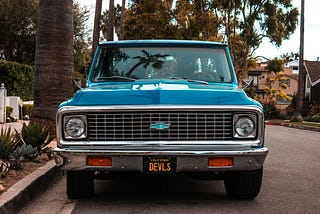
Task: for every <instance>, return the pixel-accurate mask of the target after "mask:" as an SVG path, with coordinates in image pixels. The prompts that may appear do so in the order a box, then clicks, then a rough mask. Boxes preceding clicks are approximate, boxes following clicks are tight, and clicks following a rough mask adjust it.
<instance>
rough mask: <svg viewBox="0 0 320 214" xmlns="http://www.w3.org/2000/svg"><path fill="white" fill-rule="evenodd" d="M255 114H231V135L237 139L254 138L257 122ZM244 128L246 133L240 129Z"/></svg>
mask: <svg viewBox="0 0 320 214" xmlns="http://www.w3.org/2000/svg"><path fill="white" fill-rule="evenodd" d="M257 122H258V121H257V116H256V115H255V114H249V113H248V114H243V113H242V114H235V115H234V116H233V137H234V138H238V139H255V138H256V137H257V130H258V123H257ZM241 129H249V130H246V132H247V133H245V132H243V131H241Z"/></svg>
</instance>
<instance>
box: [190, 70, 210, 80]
mask: <svg viewBox="0 0 320 214" xmlns="http://www.w3.org/2000/svg"><path fill="white" fill-rule="evenodd" d="M190 79H196V80H201V81H215V78H214V77H213V76H212V75H211V74H209V73H208V72H197V73H194V74H193V75H191V77H190Z"/></svg>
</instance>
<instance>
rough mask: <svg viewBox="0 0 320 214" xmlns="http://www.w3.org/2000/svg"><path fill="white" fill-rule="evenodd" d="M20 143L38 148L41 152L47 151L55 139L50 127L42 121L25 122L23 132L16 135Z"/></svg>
mask: <svg viewBox="0 0 320 214" xmlns="http://www.w3.org/2000/svg"><path fill="white" fill-rule="evenodd" d="M16 139H17V141H18V142H19V143H21V144H25V145H31V146H32V147H34V148H37V150H38V152H39V154H40V153H42V152H46V151H47V145H48V144H49V143H50V142H51V141H52V140H53V139H54V136H51V135H50V134H49V132H48V129H47V128H46V127H45V126H44V125H42V124H40V123H29V124H28V125H27V124H25V123H24V124H23V126H22V130H21V134H18V133H17V135H16Z"/></svg>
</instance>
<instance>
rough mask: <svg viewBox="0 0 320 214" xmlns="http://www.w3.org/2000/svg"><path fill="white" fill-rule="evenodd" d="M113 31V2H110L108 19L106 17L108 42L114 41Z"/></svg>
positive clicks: (111, 0)
mask: <svg viewBox="0 0 320 214" xmlns="http://www.w3.org/2000/svg"><path fill="white" fill-rule="evenodd" d="M113 29H114V0H110V5H109V17H108V33H107V40H108V41H113V40H114V38H113Z"/></svg>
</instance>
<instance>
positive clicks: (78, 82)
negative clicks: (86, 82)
mask: <svg viewBox="0 0 320 214" xmlns="http://www.w3.org/2000/svg"><path fill="white" fill-rule="evenodd" d="M73 89H74V92H76V91H78V90H79V89H82V86H81V79H73Z"/></svg>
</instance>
